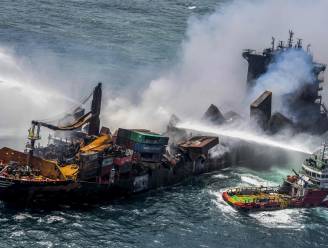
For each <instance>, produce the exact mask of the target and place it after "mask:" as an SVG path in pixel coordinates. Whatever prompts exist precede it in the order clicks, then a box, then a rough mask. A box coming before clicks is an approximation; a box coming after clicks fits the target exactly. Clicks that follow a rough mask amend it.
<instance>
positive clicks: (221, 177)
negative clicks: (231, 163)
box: [212, 174, 229, 179]
mask: <svg viewBox="0 0 328 248" xmlns="http://www.w3.org/2000/svg"><path fill="white" fill-rule="evenodd" d="M212 178H219V179H227V178H229V176H227V175H223V174H216V175H213V176H212Z"/></svg>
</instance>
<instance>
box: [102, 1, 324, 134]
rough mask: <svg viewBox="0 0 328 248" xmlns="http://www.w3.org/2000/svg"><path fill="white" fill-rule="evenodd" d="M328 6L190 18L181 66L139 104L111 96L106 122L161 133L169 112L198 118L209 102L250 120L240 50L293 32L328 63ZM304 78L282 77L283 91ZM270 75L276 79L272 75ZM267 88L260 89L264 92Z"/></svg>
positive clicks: (247, 7) (261, 5)
mask: <svg viewBox="0 0 328 248" xmlns="http://www.w3.org/2000/svg"><path fill="white" fill-rule="evenodd" d="M327 7H328V2H327V1H324V0H319V1H315V2H313V1H305V0H290V1H283V0H266V1H241V0H240V1H238V0H237V1H232V2H231V3H227V4H225V5H220V8H218V9H217V11H216V12H215V13H213V14H211V15H209V16H206V17H202V18H200V19H197V18H191V19H190V21H189V27H188V30H187V38H186V40H185V41H184V43H183V44H182V52H181V58H180V61H179V63H177V65H176V66H175V67H174V69H172V71H171V72H170V73H168V74H167V75H164V76H163V77H161V78H159V79H155V80H153V81H151V82H150V84H149V87H148V88H147V89H146V90H145V91H143V92H141V93H140V95H139V97H140V101H139V102H137V103H132V102H131V101H129V100H128V99H126V98H124V97H121V96H120V95H119V93H118V95H117V94H116V95H115V96H112V98H111V99H109V101H108V103H107V108H106V116H107V117H108V119H107V121H108V123H109V124H110V125H112V126H116V127H117V126H123V127H146V128H153V129H156V130H162V129H163V128H164V125H165V124H166V123H167V120H168V118H169V116H170V115H171V114H172V113H176V114H177V115H178V116H180V117H182V119H185V118H189V119H193V118H197V119H199V118H200V117H201V116H202V114H203V113H204V112H205V110H206V108H207V107H208V106H209V105H210V104H211V103H213V104H216V105H217V106H218V107H219V108H221V109H222V108H223V110H225V111H227V110H230V109H234V110H236V111H237V112H239V113H243V111H245V112H244V115H245V116H248V105H245V102H244V99H245V92H246V88H245V86H246V82H245V81H246V75H247V62H246V61H245V60H244V59H243V58H242V57H241V52H242V50H243V49H245V48H254V49H258V50H259V51H261V49H263V48H265V47H270V41H271V37H272V36H275V37H277V38H280V39H283V40H286V39H287V38H288V30H289V29H293V30H294V31H295V32H296V34H297V36H296V37H301V38H303V39H304V42H311V44H312V47H313V49H312V51H313V53H314V54H315V55H316V58H315V59H318V60H319V61H320V62H326V61H328V56H327V55H326V53H324V52H322V51H325V50H326V44H328V35H327V33H326V31H325V29H324V27H323V26H322V24H323V23H327V22H328V16H327V14H326V9H327ZM305 45H306V44H305ZM294 55H296V54H290V55H288V56H291V57H292V56H294ZM286 56H287V55H286ZM292 59H293V58H292ZM296 62H299V63H302V62H303V61H302V60H297V61H296ZM299 63H297V64H299ZM285 64H286V63H281V66H285ZM276 69H277V70H278V71H279V70H280V71H281V70H282V69H283V68H276ZM289 69H292V70H293V68H289ZM277 70H276V72H277ZM284 70H285V69H284ZM305 73H306V72H305ZM285 74H286V73H285ZM303 74H304V72H301V74H300V75H295V78H288V77H287V78H286V77H285V78H284V81H285V82H282V84H281V86H286V84H288V83H290V85H292V86H293V87H294V85H293V84H294V83H295V80H296V81H297V80H298V77H302V76H304V75H303ZM271 76H277V75H275V74H274V73H272V75H271ZM282 76H285V75H284V74H282ZM270 80H274V77H273V78H271V79H270ZM286 80H292V82H289V81H288V82H286ZM265 81H266V82H268V79H266V80H265ZM275 83H277V82H275ZM266 84H267V83H265V84H261V85H262V86H263V87H265V86H267V85H266ZM276 85H277V84H276ZM293 87H287V90H288V91H291V90H293ZM278 90H281V89H278ZM284 90H285V89H283V91H284Z"/></svg>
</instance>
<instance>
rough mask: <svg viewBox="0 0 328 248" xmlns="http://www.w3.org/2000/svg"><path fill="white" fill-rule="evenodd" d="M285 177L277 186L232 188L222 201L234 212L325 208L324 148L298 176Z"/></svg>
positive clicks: (327, 166) (327, 163)
mask: <svg viewBox="0 0 328 248" xmlns="http://www.w3.org/2000/svg"><path fill="white" fill-rule="evenodd" d="M294 173H295V175H293V176H287V178H286V179H285V180H284V183H283V185H282V186H281V187H275V188H274V187H272V188H268V187H252V188H251V187H245V188H233V189H230V190H227V191H225V192H223V195H222V196H223V199H224V200H225V201H226V202H227V203H228V204H230V205H231V206H233V207H235V208H236V209H238V210H246V211H265V210H277V209H285V208H311V207H328V146H327V144H324V145H323V146H322V147H321V148H320V149H318V150H317V151H316V152H315V153H313V154H312V155H311V156H310V157H309V158H307V159H306V160H305V161H304V163H303V164H302V168H301V170H300V172H299V173H297V172H295V171H294Z"/></svg>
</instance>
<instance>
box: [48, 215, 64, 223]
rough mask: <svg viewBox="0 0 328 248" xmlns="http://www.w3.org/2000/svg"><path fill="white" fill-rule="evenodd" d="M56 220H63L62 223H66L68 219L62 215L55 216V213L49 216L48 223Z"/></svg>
mask: <svg viewBox="0 0 328 248" xmlns="http://www.w3.org/2000/svg"><path fill="white" fill-rule="evenodd" d="M54 222H62V223H66V219H65V218H64V217H61V216H55V215H52V216H49V217H48V218H47V223H48V224H51V223H54Z"/></svg>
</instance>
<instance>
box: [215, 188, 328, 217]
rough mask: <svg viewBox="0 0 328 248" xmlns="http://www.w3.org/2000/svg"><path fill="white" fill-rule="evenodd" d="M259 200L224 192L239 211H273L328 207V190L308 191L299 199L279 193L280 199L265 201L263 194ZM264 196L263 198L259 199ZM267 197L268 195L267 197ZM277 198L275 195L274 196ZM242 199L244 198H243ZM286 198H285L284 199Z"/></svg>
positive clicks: (223, 196) (227, 200) (224, 198)
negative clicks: (289, 197)
mask: <svg viewBox="0 0 328 248" xmlns="http://www.w3.org/2000/svg"><path fill="white" fill-rule="evenodd" d="M256 197H258V200H256V201H255V200H245V199H248V198H251V197H250V196H248V195H247V196H243V195H238V196H236V195H232V194H231V193H229V192H223V193H222V198H223V200H224V201H225V202H226V203H228V204H229V205H230V206H232V207H234V208H235V209H237V210H239V211H246V212H248V211H273V210H281V209H288V208H314V207H328V190H326V189H323V190H315V191H311V192H310V193H308V194H307V195H306V196H305V197H302V198H298V199H288V196H281V195H279V194H277V198H276V199H279V200H271V201H264V200H263V196H256V195H254V198H256ZM261 197H262V199H261V200H259V199H260V198H261ZM265 198H267V197H265ZM273 198H275V197H273ZM241 199H242V200H241ZM282 199H284V200H282Z"/></svg>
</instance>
